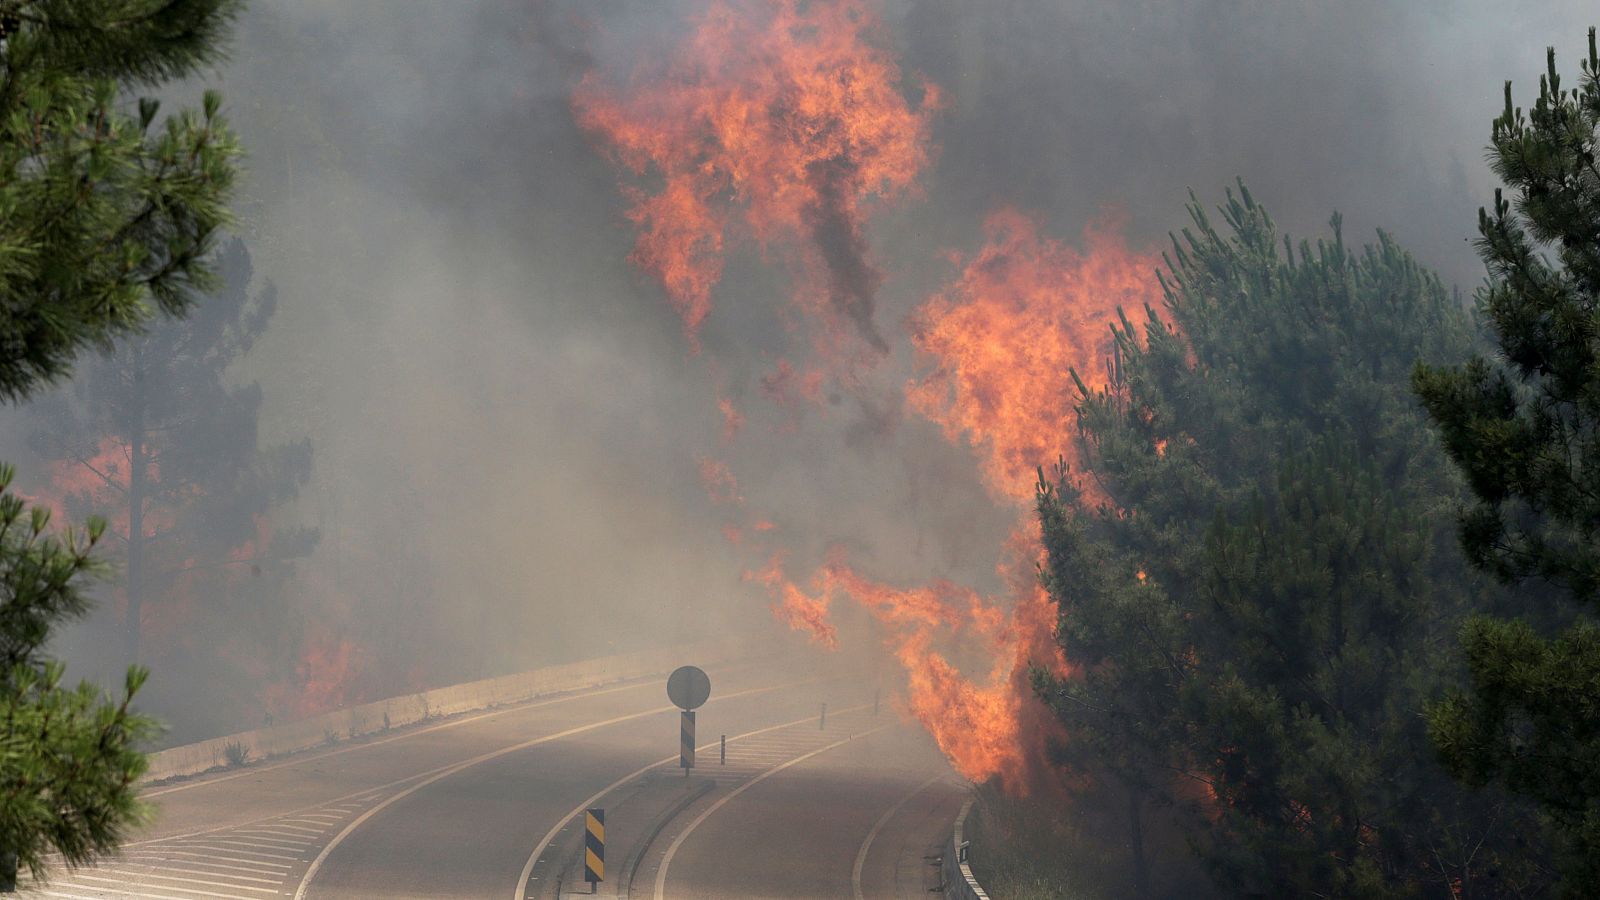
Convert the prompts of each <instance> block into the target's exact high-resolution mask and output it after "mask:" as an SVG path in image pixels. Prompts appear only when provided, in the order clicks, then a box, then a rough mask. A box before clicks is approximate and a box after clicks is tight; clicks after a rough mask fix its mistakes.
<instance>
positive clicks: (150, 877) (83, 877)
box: [72, 869, 282, 894]
mask: <svg viewBox="0 0 1600 900" xmlns="http://www.w3.org/2000/svg"><path fill="white" fill-rule="evenodd" d="M179 871H183V870H181V869H180V870H179ZM127 874H128V875H130V876H132V877H134V878H138V879H140V880H142V881H182V882H184V883H185V884H203V885H205V886H206V887H224V888H232V889H234V890H236V891H259V892H260V893H263V894H276V893H277V892H278V889H277V888H262V887H252V886H250V885H247V884H234V883H232V882H228V881H206V880H204V879H201V878H180V877H179V876H177V875H157V874H155V873H153V872H149V873H146V872H128V873H127ZM72 877H74V878H76V879H78V880H80V881H106V882H110V883H111V884H127V883H128V881H127V879H126V878H106V877H104V876H102V875H87V874H84V873H82V872H80V873H78V874H77V875H74V876H72ZM279 883H280V884H281V883H282V882H279ZM150 887H158V888H164V889H166V890H169V891H187V890H189V888H186V887H184V886H183V885H181V884H153V885H150Z"/></svg>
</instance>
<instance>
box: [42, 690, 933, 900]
mask: <svg viewBox="0 0 1600 900" xmlns="http://www.w3.org/2000/svg"><path fill="white" fill-rule="evenodd" d="M827 662H828V663H835V662H836V661H835V660H828V661H827ZM712 676H713V682H714V691H713V696H712V699H711V701H710V702H708V703H707V704H706V706H704V707H702V709H701V710H700V713H699V731H700V735H699V736H700V740H701V743H702V744H708V743H711V744H713V746H714V741H715V739H716V737H717V735H718V734H723V733H725V734H728V735H729V736H730V742H729V760H728V765H727V766H717V765H716V762H717V760H716V751H715V749H709V750H707V749H702V751H701V754H700V759H699V762H700V768H699V769H697V770H696V771H695V773H694V778H695V779H696V780H705V779H710V780H713V781H715V782H716V784H715V786H714V788H713V789H711V790H710V791H709V793H706V794H705V795H704V797H703V799H701V800H699V801H697V802H696V803H695V804H694V805H692V806H690V807H689V808H687V809H685V810H684V811H683V812H682V813H681V814H679V815H677V816H676V817H674V818H673V819H671V820H670V822H668V823H667V824H666V827H665V830H663V831H662V832H661V834H660V837H659V838H658V839H657V840H656V841H654V842H653V843H652V844H651V846H650V852H649V853H647V854H645V856H644V857H643V858H642V859H641V860H640V863H639V867H638V868H639V871H638V873H637V877H636V878H635V879H634V881H633V883H632V888H633V890H632V892H631V896H634V897H655V896H672V897H696V898H699V897H707V898H711V897H741V898H743V897H793V898H802V897H846V898H848V897H860V898H863V900H865V898H869V897H870V898H877V897H910V896H918V897H927V896H928V894H927V893H926V890H927V888H928V887H929V886H931V885H933V884H935V883H936V882H935V881H929V880H928V879H929V878H936V872H935V870H933V869H932V868H931V867H929V866H928V865H927V861H926V860H924V859H923V857H924V856H926V855H928V854H930V853H931V852H933V851H932V850H931V849H930V848H933V847H934V846H935V845H937V843H938V842H939V840H940V838H941V836H942V834H943V833H944V829H945V828H946V827H947V825H948V823H949V821H950V819H951V818H952V817H953V815H954V810H955V806H956V804H958V802H959V797H960V793H961V791H960V788H959V787H958V786H957V782H956V780H955V779H954V777H953V776H952V775H951V774H950V773H949V771H948V768H947V767H946V766H945V764H944V762H943V760H942V758H941V757H939V755H938V753H937V752H936V751H935V750H934V749H933V748H932V747H931V746H930V744H929V742H928V741H927V739H926V737H925V736H923V735H922V734H921V732H920V731H919V730H916V729H914V728H911V727H909V726H906V725H905V724H904V723H902V722H900V721H899V720H898V719H897V717H896V716H895V715H894V714H893V713H892V712H891V711H890V710H888V709H887V708H886V709H884V710H883V713H882V715H881V716H874V715H873V714H872V708H871V707H872V693H873V688H874V687H875V683H874V682H873V681H872V680H871V679H870V678H869V677H865V676H859V675H856V674H854V673H839V672H825V671H821V670H820V669H812V670H811V671H800V672H799V673H796V672H795V671H794V670H793V669H791V670H790V671H787V672H784V671H777V670H776V669H775V668H774V667H773V666H771V665H761V666H742V667H733V668H723V669H713V670H712ZM822 703H827V704H829V706H830V708H831V709H833V710H836V712H833V713H830V714H829V716H828V719H827V727H826V729H823V728H819V727H818V725H819V722H818V719H817V713H818V711H819V706H820V704H822ZM677 730H678V723H677V713H676V711H675V710H673V709H672V708H671V707H670V705H669V704H668V703H666V701H665V698H664V696H663V686H662V683H661V680H660V679H651V680H649V681H646V682H634V683H626V684H620V685H612V686H607V687H603V688H598V689H592V690H587V691H581V692H576V693H573V694H569V695H564V696H557V697H551V698H546V699H542V700H538V701H534V702H531V703H526V704H521V705H517V706H513V707H508V708H503V709H497V710H491V711H487V712H480V713H473V714H468V715H465V716H461V717H458V718H455V719H451V720H447V721H443V722H439V723H435V724H431V725H427V726H423V727H419V728H413V729H408V730H405V731H401V732H396V733H393V734H390V735H385V736H381V737H375V738H371V739H365V740H360V741H357V742H353V743H345V744H340V745H335V746H332V747H330V748H329V749H326V750H322V751H317V752H313V753H307V754H301V755H298V756H295V757H291V758H288V759H285V760H281V761H275V762H271V763H266V764H258V765H255V766H251V767H248V768H245V769H241V770H237V771H233V772H228V773H223V774H221V775H217V776H210V777H206V778H201V779H196V780H193V781H188V782H183V783H178V784H172V785H168V786H163V787H158V788H155V789H153V790H151V791H149V792H148V793H147V794H146V796H147V797H148V798H150V799H151V800H152V801H153V802H154V803H155V805H156V807H157V817H156V819H155V821H154V823H153V824H152V825H151V826H150V827H149V828H148V829H146V830H145V831H144V832H143V833H141V834H140V835H139V836H138V837H137V838H136V839H135V840H134V841H133V842H132V843H130V844H129V845H127V847H126V848H125V852H124V854H123V856H122V857H121V858H119V859H117V860H112V861H108V862H106V863H104V864H102V865H100V866H97V867H92V868H87V869H83V870H80V871H77V872H62V873H60V874H58V876H57V877H56V878H54V879H53V880H52V881H51V882H49V883H48V884H44V885H32V886H29V887H27V888H25V891H26V892H27V893H29V894H33V895H36V896H45V897H57V898H63V900H87V898H111V897H139V898H149V900H196V898H241V897H242V898H257V900H264V898H290V897H309V898H323V897H330V898H333V897H337V898H355V897H362V898H365V897H373V898H389V897H394V898H422V897H428V898H448V897H463V898H465V897H492V898H504V897H506V896H507V895H513V896H522V895H524V894H526V896H552V897H553V896H555V894H554V890H555V887H556V886H555V880H554V879H555V878H557V877H562V876H563V875H564V874H565V870H566V869H568V868H570V867H569V865H568V863H569V861H570V860H569V858H568V855H567V853H566V848H567V846H568V843H569V839H570V838H571V837H572V836H573V832H572V826H571V820H570V819H569V816H570V814H571V813H572V812H573V811H574V810H575V809H581V808H582V807H583V806H584V805H585V804H586V803H588V802H597V803H598V805H606V804H607V803H609V802H612V800H613V799H615V798H616V797H618V796H619V789H620V788H621V786H620V785H619V784H618V782H619V780H621V779H624V778H625V776H628V775H629V774H633V773H638V772H640V771H642V770H647V769H649V768H650V767H651V766H652V764H657V763H659V762H660V761H661V760H663V759H665V758H667V757H668V756H669V755H675V752H676V737H677ZM629 783H630V784H633V783H640V782H629ZM607 788H613V790H612V792H611V793H610V794H609V795H608V794H607V793H605V792H606V790H607ZM597 794H598V795H599V799H598V801H596V800H594V798H595V797H596V795H597ZM564 824H565V825H566V826H567V830H566V831H565V832H563V831H562V826H563V825H564ZM691 826H692V827H691ZM547 838H548V839H549V840H548V841H546V839H547ZM542 841H544V842H545V843H544V846H541V842H542ZM669 846H670V847H671V848H672V850H671V852H670V856H669V853H668V847H669ZM536 847H538V848H540V850H541V852H540V853H539V854H535V855H532V856H531V854H534V850H535V848H536ZM541 857H542V858H541ZM615 859H616V858H615V857H613V860H614V861H613V862H612V866H613V868H612V870H611V871H610V872H608V876H609V877H608V881H607V883H605V884H603V885H601V889H602V893H604V894H608V895H609V896H616V895H617V894H616V891H617V885H618V879H619V874H620V873H619V870H618V868H617V862H616V861H615ZM565 877H567V879H568V880H569V881H570V878H571V876H570V874H565ZM582 889H583V886H580V890H582Z"/></svg>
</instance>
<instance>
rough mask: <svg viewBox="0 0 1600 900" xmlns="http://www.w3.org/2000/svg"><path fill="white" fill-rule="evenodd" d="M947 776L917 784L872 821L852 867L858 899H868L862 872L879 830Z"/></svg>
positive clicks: (853, 882) (851, 879) (853, 884)
mask: <svg viewBox="0 0 1600 900" xmlns="http://www.w3.org/2000/svg"><path fill="white" fill-rule="evenodd" d="M946 777H948V774H947V773H945V772H940V773H939V774H937V775H935V776H933V777H932V778H929V779H928V780H927V781H924V782H923V783H921V784H919V785H917V786H916V787H915V788H913V789H912V791H911V793H909V794H907V795H905V796H904V797H901V798H900V802H898V803H896V804H895V805H893V806H891V807H889V808H888V809H887V810H885V811H884V814H883V815H882V816H880V817H878V821H876V822H874V823H872V830H871V831H869V832H867V836H866V838H865V839H863V840H862V841H861V849H860V850H857V851H856V864H855V865H854V866H852V867H851V868H850V887H851V888H852V889H853V890H854V891H855V892H856V900H867V895H866V894H864V893H862V891H861V872H862V870H863V869H865V868H866V866H867V851H869V850H871V849H872V842H873V841H874V840H876V839H877V837H878V832H880V831H882V830H883V826H885V825H887V824H889V820H890V819H892V818H894V814H895V813H897V812H899V811H900V809H901V807H903V806H905V805H906V804H907V803H908V802H910V800H911V798H912V797H915V796H916V795H918V794H920V793H922V792H923V791H925V790H927V789H928V788H929V786H931V785H932V784H933V783H934V782H937V781H939V780H941V779H943V778H946Z"/></svg>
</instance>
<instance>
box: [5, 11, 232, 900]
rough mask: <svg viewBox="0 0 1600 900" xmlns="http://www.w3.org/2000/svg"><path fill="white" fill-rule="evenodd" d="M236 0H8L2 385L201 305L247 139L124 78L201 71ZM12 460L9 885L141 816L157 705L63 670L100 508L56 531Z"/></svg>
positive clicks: (155, 79) (207, 108)
mask: <svg viewBox="0 0 1600 900" xmlns="http://www.w3.org/2000/svg"><path fill="white" fill-rule="evenodd" d="M237 10H238V3H237V2H236V0H172V2H168V3H164V4H161V5H159V6H152V5H151V4H149V3H145V2H139V0H3V2H0V209H3V210H4V211H5V213H4V215H0V399H4V400H6V401H10V402H15V401H17V400H20V399H23V398H26V397H27V396H29V395H30V394H32V393H33V392H35V391H36V390H38V389H39V388H40V387H41V386H42V385H44V384H47V383H49V382H52V381H55V380H57V379H60V378H62V377H64V376H65V375H67V374H68V373H69V371H70V369H71V368H72V365H73V362H74V360H75V359H76V357H77V356H78V354H79V353H80V352H81V351H82V350H83V349H84V347H85V346H88V345H93V344H103V343H105V342H107V341H110V340H112V339H114V338H116V337H118V336H120V335H125V334H128V333H131V332H134V331H136V330H137V329H138V328H139V327H140V326H141V325H143V324H144V323H146V322H148V321H149V320H151V319H152V318H154V317H156V316H157V315H158V314H161V313H166V314H171V313H176V312H180V311H182V310H184V309H186V308H187V307H188V306H189V302H190V299H191V295H192V292H193V290H194V289H195V288H197V287H204V286H205V284H206V283H207V281H208V278H209V275H210V269H209V266H208V265H207V260H206V255H207V253H208V251H209V249H210V247H211V242H212V239H213V237H214V235H215V233H216V231H217V229H218V228H219V227H220V226H221V225H222V224H223V222H224V221H225V220H226V218H227V213H226V207H225V204H226V202H227V198H228V196H229V193H230V188H231V184H232V181H233V175H234V171H235V169H234V158H235V156H236V155H237V149H236V146H235V142H234V138H233V135H232V133H231V132H230V131H229V130H228V129H227V127H226V126H225V124H224V123H223V121H222V119H221V118H220V116H219V115H218V110H219V108H220V106H221V100H220V98H219V97H218V96H217V95H215V94H210V93H208V94H207V95H206V98H205V101H204V104H203V108H202V112H201V113H199V114H197V113H195V112H192V111H186V112H183V113H180V114H179V115H177V116H176V117H172V118H168V119H167V120H166V121H165V124H164V127H161V128H158V129H153V128H152V126H153V125H155V124H156V122H157V118H158V117H157V112H158V108H157V104H156V102H155V101H154V100H149V99H146V100H141V101H140V102H139V104H138V109H137V112H136V113H130V112H129V111H127V110H126V109H125V107H124V106H123V105H122V104H121V103H120V102H119V95H120V94H121V93H122V89H124V88H127V87H132V86H137V85H145V86H154V85H158V84H160V83H162V82H165V81H167V80H169V79H172V78H179V77H183V76H186V75H189V74H191V73H193V72H194V71H196V70H197V69H198V68H200V67H201V66H203V65H206V64H207V63H209V62H211V61H213V60H215V59H216V57H217V55H218V51H219V50H220V48H221V45H222V40H223V38H224V36H225V35H226V32H227V29H228V27H229V25H230V23H231V21H232V19H233V16H234V15H235V13H236V12H237ZM10 485H11V470H10V468H9V467H0V653H3V658H0V666H3V668H0V723H3V725H0V891H11V890H14V889H15V886H16V877H17V871H18V868H19V866H21V865H26V866H27V867H28V868H29V869H30V870H31V871H32V873H33V874H34V875H35V876H36V877H39V876H43V875H44V874H46V863H45V861H46V858H47V854H49V853H50V852H52V851H54V852H56V853H59V854H61V857H62V858H63V859H64V860H65V861H66V862H67V863H68V864H69V865H73V864H81V863H84V862H87V861H89V860H91V859H93V858H94V857H95V856H98V855H100V854H105V853H109V852H112V851H114V850H115V849H116V847H117V845H118V843H120V841H121V840H122V837H123V835H124V834H125V833H126V831H127V829H128V828H129V827H130V826H132V825H133V824H134V823H135V822H137V821H138V820H139V818H140V815H141V806H140V804H139V802H138V798H137V793H136V790H135V786H134V785H135V781H136V779H137V778H138V777H139V775H140V774H141V773H142V772H143V771H144V767H145V759H144V754H143V753H142V752H141V750H140V748H141V745H142V744H143V741H144V739H145V738H146V737H147V736H148V735H149V733H150V730H151V727H152V726H151V723H150V721H149V720H148V719H146V718H144V717H143V716H140V715H138V714H136V713H134V712H133V711H132V710H131V707H130V703H131V701H132V699H133V696H134V695H135V693H136V692H137V691H138V690H139V687H140V686H141V684H142V683H143V682H144V679H145V673H144V670H142V669H139V668H132V669H130V670H129V672H128V676H127V679H126V681H125V682H124V684H123V687H122V690H121V692H120V696H116V697H104V696H102V695H101V694H100V693H99V692H98V691H96V690H95V689H94V688H93V687H92V686H89V685H81V686H79V687H78V688H77V689H76V690H71V689H67V688H64V687H63V686H62V685H61V678H62V668H61V666H60V664H59V663H56V662H54V661H52V660H50V659H49V658H48V657H47V656H45V655H44V647H45V646H46V644H47V642H48V640H49V638H50V636H51V633H52V631H53V630H54V628H55V627H56V626H57V625H58V624H59V623H60V622H62V621H64V620H69V619H72V618H75V617H78V616H82V615H83V614H84V613H85V612H86V611H87V609H88V606H89V603H88V600H87V598H86V596H85V594H84V589H85V584H86V582H88V581H89V580H91V579H92V578H93V577H94V576H95V575H96V574H97V573H98V571H99V566H98V564H97V563H96V562H95V559H94V557H93V551H94V549H95V547H96V546H97V545H98V542H99V540H100V538H101V537H102V535H103V532H104V528H105V525H104V523H103V522H101V521H99V520H93V519H91V520H90V522H89V525H88V527H87V528H86V529H85V530H84V531H82V532H77V531H72V530H70V529H69V530H67V531H65V532H64V533H61V534H59V535H56V534H52V533H50V532H48V531H47V528H48V524H49V520H50V515H49V513H48V511H47V510H45V509H42V508H40V507H37V506H35V507H33V508H32V509H31V510H30V509H29V508H28V504H26V503H25V502H24V501H23V500H22V499H21V498H20V497H18V496H16V495H15V494H12V493H10V492H9V488H10Z"/></svg>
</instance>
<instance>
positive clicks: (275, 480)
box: [30, 241, 316, 662]
mask: <svg viewBox="0 0 1600 900" xmlns="http://www.w3.org/2000/svg"><path fill="white" fill-rule="evenodd" d="M215 266H216V269H217V271H218V274H219V276H220V277H219V279H218V280H219V281H220V282H221V284H220V287H219V289H218V290H217V292H216V293H214V294H213V295H211V296H209V297H207V298H206V300H205V302H203V303H200V304H198V305H197V306H196V307H195V309H193V310H192V311H191V312H190V313H189V314H188V315H186V316H185V317H184V318H183V319H182V320H174V321H168V322H163V323H160V324H159V325H155V326H153V327H150V328H148V329H146V330H145V331H144V333H142V334H140V335H138V336H136V337H131V338H124V339H122V340H120V341H118V343H117V346H116V348H115V349H114V351H113V352H111V353H109V354H107V355H106V356H104V357H103V358H100V359H97V360H95V361H92V362H89V363H87V364H86V365H83V366H80V367H79V371H78V372H77V374H76V375H75V377H74V378H73V383H72V389H71V391H70V393H69V392H67V391H60V392H57V393H55V394H53V395H51V396H50V397H48V398H45V399H44V400H42V401H41V402H40V403H38V404H36V405H35V407H34V410H35V411H36V412H37V413H38V414H39V419H40V421H41V423H42V427H41V428H40V429H39V430H38V431H36V432H35V433H34V434H33V436H32V438H31V441H30V443H31V444H32V445H33V447H34V449H35V450H36V451H38V452H39V453H40V454H41V455H42V456H43V457H45V458H47V459H50V460H53V461H54V463H55V466H54V468H55V469H56V471H57V472H58V474H60V475H62V476H64V477H63V478H61V483H60V484H57V485H55V486H54V489H55V490H57V491H59V492H62V493H64V494H65V496H63V497H62V498H61V499H62V501H63V503H62V506H63V507H64V509H65V510H66V511H67V512H68V513H70V514H73V515H101V516H104V517H106V518H107V519H108V520H109V522H110V527H109V529H108V532H107V534H108V536H109V537H110V538H111V539H112V542H113V543H114V545H115V546H117V547H119V548H121V549H124V550H125V551H126V555H125V557H124V558H125V559H126V561H127V564H126V567H125V579H124V582H123V596H124V598H125V601H126V602H125V604H124V626H123V627H124V633H125V635H126V639H127V647H128V651H127V652H128V657H129V660H130V661H133V662H137V661H139V648H140V634H141V622H142V611H143V607H144V602H145V598H146V597H147V596H160V595H162V594H164V593H166V592H169V591H171V590H172V589H173V587H174V582H175V580H176V579H177V578H178V577H179V576H180V575H189V574H193V573H195V572H197V571H198V572H205V573H210V574H226V573H219V572H218V570H219V569H223V568H226V567H229V566H235V567H242V568H244V569H254V571H257V572H260V571H262V568H263V567H266V568H267V569H268V570H271V569H272V568H273V567H274V564H281V563H283V562H284V561H286V560H288V559H291V558H293V557H297V556H302V555H304V554H306V553H308V552H310V549H311V545H312V543H313V542H314V541H315V538H316V535H315V533H314V532H312V531H309V530H305V529H289V530H283V531H278V532H272V533H270V535H265V536H266V537H267V540H268V541H269V543H265V544H264V543H263V537H264V533H263V529H262V527H261V523H262V520H263V517H264V516H265V515H266V514H267V512H268V511H269V510H270V509H271V508H272V507H274V506H276V505H278V504H281V503H283V502H286V501H288V500H290V499H292V498H293V497H294V496H295V495H296V494H297V493H298V491H299V489H300V487H301V486H302V485H303V484H305V482H306V479H307V478H308V477H309V476H310V471H311V446H310V444H309V442H306V441H300V442H297V443H292V444H285V445H281V446H274V447H261V446H259V441H258V439H257V431H256V423H257V419H258V418H259V415H260V409H261V389H260V387H259V386H258V385H256V384H253V383H252V384H237V385H236V384H234V383H233V380H232V378H231V377H230V369H231V368H232V367H233V366H235V365H236V364H237V363H238V362H239V361H240V360H241V359H242V358H243V357H244V356H245V354H247V353H249V352H250V349H251V347H252V346H253V345H254V344H255V342H256V340H257V339H258V338H259V337H260V336H261V335H262V333H263V332H264V331H265V329H266V327H267V323H268V321H269V320H270V319H271V317H272V314H273V311H274V310H275V308H276V305H277V294H276V291H275V289H274V288H273V286H272V285H271V284H270V283H268V284H266V285H265V286H263V287H262V288H261V289H260V290H258V291H254V292H252V290H251V276H252V267H251V264H250V255H249V252H248V251H246V250H245V247H244V244H243V243H242V242H240V241H233V242H230V243H229V244H227V245H225V246H223V247H222V248H221V249H220V250H219V252H218V253H217V254H216V256H215ZM219 581H220V579H215V578H214V579H210V582H211V583H212V585H213V587H217V586H218V585H217V582H219Z"/></svg>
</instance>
